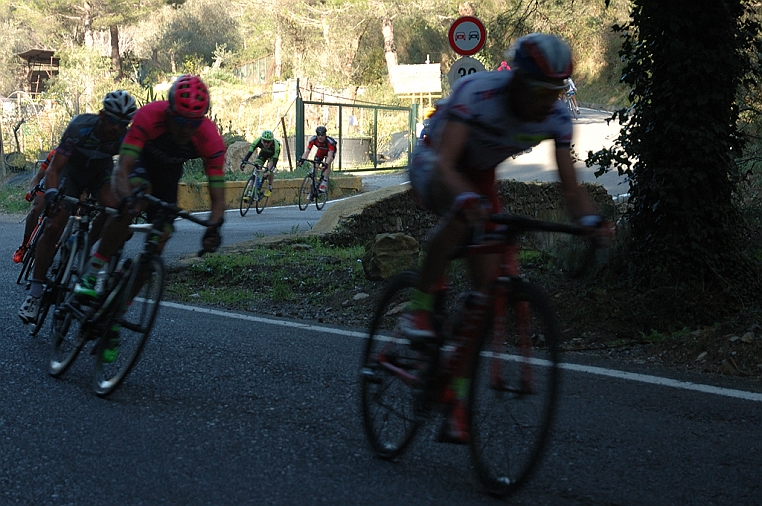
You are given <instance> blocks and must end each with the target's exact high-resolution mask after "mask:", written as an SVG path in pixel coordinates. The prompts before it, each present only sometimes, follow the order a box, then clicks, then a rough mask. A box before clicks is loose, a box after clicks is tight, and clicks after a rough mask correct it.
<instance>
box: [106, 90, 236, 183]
mask: <svg viewBox="0 0 762 506" xmlns="http://www.w3.org/2000/svg"><path fill="white" fill-rule="evenodd" d="M168 107H169V102H167V101H166V100H158V101H156V102H151V103H150V104H146V105H144V106H143V107H141V108H140V109H138V112H136V113H135V116H134V117H133V118H132V126H131V127H130V129H129V131H128V132H127V135H126V136H125V138H124V142H123V143H122V147H121V149H120V150H119V154H120V155H125V154H126V155H131V156H134V157H135V158H137V159H138V162H137V166H139V167H142V168H144V169H146V170H147V171H149V172H151V173H154V172H155V171H156V172H166V173H167V176H172V175H177V177H178V179H179V174H181V173H182V167H183V163H185V162H186V161H188V160H191V159H194V158H201V159H202V160H203V162H204V171H205V172H206V177H207V179H208V180H209V187H210V188H219V187H224V185H225V171H224V168H223V164H224V163H225V143H224V141H223V140H222V136H221V135H220V133H219V131H218V130H217V126H216V125H215V124H214V122H213V121H212V120H210V119H209V118H207V117H204V118H202V120H201V125H199V127H198V129H197V130H196V133H195V134H194V135H193V137H192V139H191V142H190V143H188V144H186V145H180V144H177V143H176V142H175V141H174V140H173V139H172V135H171V134H170V132H169V129H168V127H169V121H170V118H169V116H167V108H168Z"/></svg>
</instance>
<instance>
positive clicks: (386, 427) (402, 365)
mask: <svg viewBox="0 0 762 506" xmlns="http://www.w3.org/2000/svg"><path fill="white" fill-rule="evenodd" d="M418 279H419V276H418V273H417V272H413V271H405V272H401V273H400V274H398V275H396V276H395V277H394V278H392V279H391V281H390V282H389V285H388V286H387V288H386V290H385V292H384V294H383V295H382V297H381V300H380V301H379V303H378V305H377V306H376V311H375V314H374V316H373V321H372V323H371V325H370V330H369V331H368V338H367V340H366V342H365V352H364V353H363V357H362V365H361V368H360V398H361V402H362V417H363V425H364V427H365V433H366V435H367V437H368V441H369V442H370V446H371V448H372V449H373V451H374V452H375V454H376V455H377V456H378V457H380V458H382V459H393V458H395V457H397V456H398V455H399V454H401V453H402V452H403V451H404V450H405V448H406V447H407V445H408V444H409V443H410V441H412V439H413V436H414V435H415V433H416V431H417V430H418V427H419V426H420V417H418V416H416V409H415V406H416V404H417V402H418V400H419V399H420V398H421V385H420V382H419V381H418V378H417V376H418V375H419V374H420V372H421V369H422V367H421V364H422V361H421V355H420V353H418V352H415V351H413V350H412V349H411V348H410V345H409V341H408V340H407V339H405V338H403V337H401V336H400V334H399V329H398V327H397V320H398V318H399V316H400V313H401V311H402V310H403V309H404V308H405V306H406V305H407V303H408V301H409V300H410V298H411V296H412V292H413V289H414V288H416V287H417V286H418Z"/></svg>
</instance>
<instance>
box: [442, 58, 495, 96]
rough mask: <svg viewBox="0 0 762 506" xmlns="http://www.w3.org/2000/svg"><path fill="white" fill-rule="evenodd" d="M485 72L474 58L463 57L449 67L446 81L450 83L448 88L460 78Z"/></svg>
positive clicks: (480, 63)
mask: <svg viewBox="0 0 762 506" xmlns="http://www.w3.org/2000/svg"><path fill="white" fill-rule="evenodd" d="M485 70H486V69H485V68H484V65H482V62H480V61H479V60H477V59H476V58H471V57H470V56H463V57H461V58H458V59H457V60H456V61H455V63H453V64H452V67H450V71H449V72H448V73H447V81H448V82H449V83H450V88H452V87H453V86H454V85H455V83H456V82H457V81H458V79H460V78H461V77H466V76H467V75H469V74H474V73H476V72H483V71H485Z"/></svg>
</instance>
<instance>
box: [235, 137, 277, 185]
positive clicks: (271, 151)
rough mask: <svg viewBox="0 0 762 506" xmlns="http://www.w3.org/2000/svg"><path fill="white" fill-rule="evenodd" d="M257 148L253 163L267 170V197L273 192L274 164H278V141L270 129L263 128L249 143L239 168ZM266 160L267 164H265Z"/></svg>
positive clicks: (241, 167)
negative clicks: (257, 136)
mask: <svg viewBox="0 0 762 506" xmlns="http://www.w3.org/2000/svg"><path fill="white" fill-rule="evenodd" d="M256 149H259V153H258V154H257V158H256V159H255V160H254V163H256V164H258V165H261V166H262V167H264V168H265V170H266V171H267V190H265V197H269V196H270V195H272V192H273V179H274V178H275V166H276V165H278V157H279V156H280V142H278V140H277V139H276V138H275V136H274V135H273V133H272V131H271V130H265V131H263V132H262V135H260V136H259V138H258V139H257V140H255V141H254V142H252V143H251V147H250V148H249V152H248V153H246V156H244V157H243V160H241V166H240V169H241V170H243V167H244V166H245V165H246V162H248V161H249V158H251V155H252V154H254V150H256ZM265 162H267V165H265Z"/></svg>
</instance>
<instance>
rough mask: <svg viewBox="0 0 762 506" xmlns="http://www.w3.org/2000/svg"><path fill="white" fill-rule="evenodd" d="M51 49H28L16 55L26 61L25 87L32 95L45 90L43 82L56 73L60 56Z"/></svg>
mask: <svg viewBox="0 0 762 506" xmlns="http://www.w3.org/2000/svg"><path fill="white" fill-rule="evenodd" d="M54 55H55V51H53V50H52V49H29V50H27V51H24V52H23V53H18V54H17V56H18V57H19V58H21V59H22V60H24V61H26V68H27V80H26V83H25V85H26V89H25V90H24V91H26V92H28V93H29V94H31V95H32V96H35V95H37V94H38V93H42V92H43V91H45V88H46V86H45V83H46V82H47V80H48V79H50V78H51V77H53V76H55V75H58V65H59V63H60V58H58V57H57V56H54Z"/></svg>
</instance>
